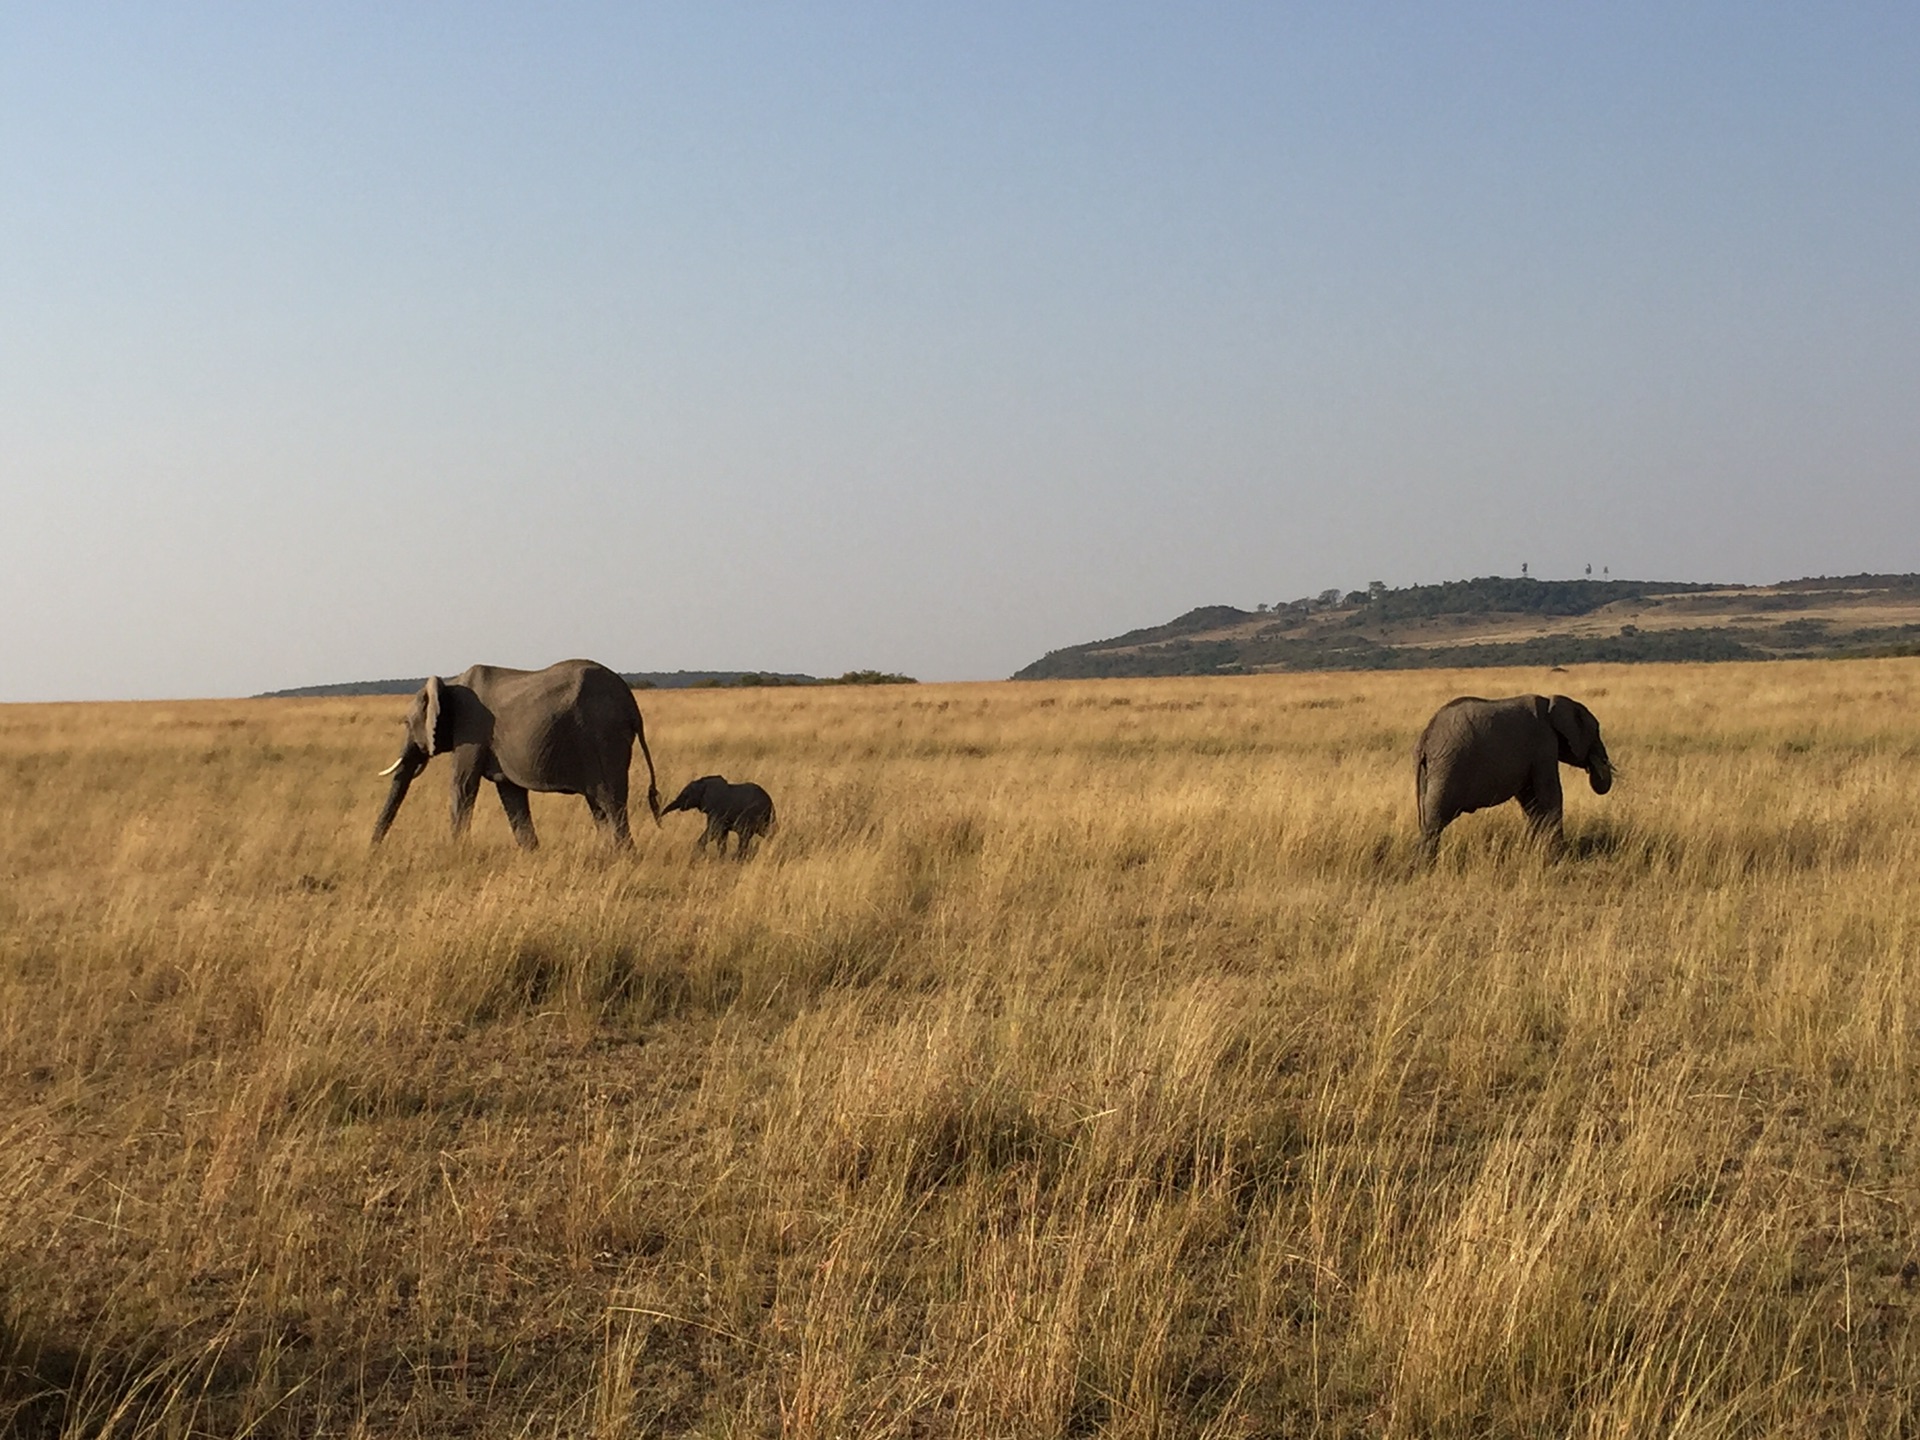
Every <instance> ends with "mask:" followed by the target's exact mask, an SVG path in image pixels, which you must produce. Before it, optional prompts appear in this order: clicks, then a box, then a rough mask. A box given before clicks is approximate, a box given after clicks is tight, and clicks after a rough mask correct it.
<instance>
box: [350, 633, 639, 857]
mask: <svg viewBox="0 0 1920 1440" xmlns="http://www.w3.org/2000/svg"><path fill="white" fill-rule="evenodd" d="M635 740H638V741H639V742H640V753H641V754H642V755H645V756H646V757H647V807H648V808H649V809H650V810H652V811H653V818H654V823H655V824H658V823H659V820H660V791H659V790H658V788H657V787H656V785H655V780H654V773H653V754H652V752H651V751H649V750H648V749H647V732H646V727H645V726H644V724H643V723H642V722H641V719H640V707H639V705H637V704H635V703H634V698H633V691H632V690H631V689H629V688H628V686H627V682H626V681H624V680H622V679H621V678H620V677H619V676H618V675H616V674H614V673H613V671H611V670H609V669H607V667H606V666H604V665H597V664H595V663H594V662H593V661H591V660H562V661H561V662H560V663H559V664H558V665H549V666H548V667H547V668H546V669H544V670H509V669H507V668H506V667H505V666H504V665H475V666H473V667H472V668H471V669H469V670H466V671H463V672H462V673H461V674H460V675H459V676H457V677H456V678H454V679H452V680H442V679H440V678H439V677H438V676H434V677H432V678H431V679H429V680H428V681H427V683H426V684H425V685H423V686H422V687H421V689H420V693H419V694H417V695H415V696H414V697H413V708H412V709H411V710H409V711H408V712H407V740H406V745H405V747H404V748H403V749H402V750H401V751H400V758H399V759H398V760H396V761H394V762H393V764H391V765H389V766H388V767H387V768H386V769H384V770H382V771H381V772H380V773H381V774H382V775H391V776H392V777H393V788H392V789H390V790H389V791H388V792H387V803H386V804H385V805H383V806H381V807H380V818H379V819H378V820H376V821H374V822H373V843H374V844H376V845H377V844H379V843H380V840H381V838H382V837H383V836H385V835H386V833H387V828H388V827H389V826H391V825H392V824H393V817H394V815H395V814H396V813H397V812H398V811H399V809H400V802H401V801H402V800H404V799H406V798H407V787H408V786H410V785H411V784H413V782H414V780H415V779H417V778H418V777H419V774H420V772H421V771H422V770H424V769H426V768H427V761H428V760H430V759H432V758H433V757H434V756H435V755H441V754H448V755H451V756H452V757H453V833H454V834H455V835H460V834H464V833H465V831H466V828H467V822H468V821H469V820H471V819H472V818H473V799H474V796H475V795H477V794H478V793H479V790H480V782H481V781H482V780H491V781H492V782H493V784H494V788H495V789H497V790H498V791H499V792H500V808H501V809H503V810H505V811H506V812H507V823H508V824H510V825H511V826H512V827H513V838H514V839H515V840H517V841H519V842H520V844H521V846H522V847H523V848H524V849H528V850H531V849H533V848H534V847H535V846H536V845H538V844H539V843H540V840H539V837H538V836H537V835H535V834H534V831H533V812H532V810H531V809H529V808H528V805H527V792H528V791H530V790H541V791H545V792H547V793H550V794H555V795H581V796H584V797H585V798H586V802H587V808H588V809H589V810H591V811H592V812H593V818H594V820H595V822H596V823H597V824H598V825H599V826H600V829H601V832H602V833H603V834H605V835H606V836H607V838H608V839H609V840H611V841H612V842H613V843H614V844H615V845H619V846H627V845H631V844H632V843H633V836H632V834H631V832H630V831H629V830H628V828H627V764H628V762H629V761H630V760H632V758H633V742H634V741H635Z"/></svg>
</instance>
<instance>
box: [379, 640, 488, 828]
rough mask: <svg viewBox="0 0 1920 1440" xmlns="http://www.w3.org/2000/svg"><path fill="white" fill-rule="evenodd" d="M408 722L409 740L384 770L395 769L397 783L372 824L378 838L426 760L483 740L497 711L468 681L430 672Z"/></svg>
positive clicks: (484, 741) (391, 772)
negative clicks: (461, 683)
mask: <svg viewBox="0 0 1920 1440" xmlns="http://www.w3.org/2000/svg"><path fill="white" fill-rule="evenodd" d="M405 723H406V740H405V742H404V743H403V744H402V746H401V749H400V758H399V759H397V760H395V761H394V762H393V763H392V764H391V765H389V766H388V767H387V768H386V769H384V770H382V771H381V772H380V773H381V774H382V775H391V776H392V777H393V784H392V787H391V788H390V789H389V790H388V791H387V803H386V804H385V805H383V806H381V807H380V817H379V818H378V819H377V820H375V821H374V824H373V838H374V841H375V842H376V843H378V842H379V841H380V840H381V839H382V838H383V837H384V836H385V835H386V833H387V829H388V827H390V826H391V825H392V824H393V817H394V816H395V815H396V814H398V813H399V810H400V802H401V801H402V800H404V799H406V798H407V789H408V787H409V786H411V785H412V784H413V782H414V781H415V780H417V779H418V778H419V776H420V772H421V771H422V770H424V769H426V768H427V761H429V760H431V759H432V758H433V757H434V756H435V755H444V754H446V753H447V752H448V751H449V750H455V749H458V748H459V747H460V746H462V745H483V744H485V743H486V742H487V740H488V738H489V737H490V736H491V735H492V733H493V714H492V712H491V711H489V710H488V709H487V707H486V706H485V705H482V704H481V703H480V699H479V697H478V696H476V695H475V694H474V693H473V691H472V690H470V689H468V688H467V687H466V686H465V685H460V684H456V683H454V682H451V681H447V680H442V679H441V678H440V677H439V676H438V675H430V676H428V677H427V683H426V684H425V685H423V686H421V687H420V690H419V693H417V694H416V695H415V696H414V697H413V704H412V706H411V707H409V708H408V710H407V718H406V722H405Z"/></svg>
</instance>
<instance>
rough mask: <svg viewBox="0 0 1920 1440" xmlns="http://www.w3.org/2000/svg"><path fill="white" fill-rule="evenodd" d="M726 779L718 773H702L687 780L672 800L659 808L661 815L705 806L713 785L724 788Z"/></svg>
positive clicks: (700, 808) (704, 808)
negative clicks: (695, 777) (693, 778)
mask: <svg viewBox="0 0 1920 1440" xmlns="http://www.w3.org/2000/svg"><path fill="white" fill-rule="evenodd" d="M726 783H727V782H726V781H725V780H724V779H723V778H722V777H720V776H718V775H702V776H701V777H700V778H699V779H698V780H689V781H688V782H687V783H686V787H685V788H684V789H682V790H681V792H680V793H679V794H678V795H676V796H674V797H673V800H672V801H671V802H670V803H669V804H667V805H665V806H663V807H662V808H661V811H660V813H661V814H662V815H671V814H673V813H674V811H676V810H699V811H703V812H704V811H705V810H706V808H707V797H708V795H709V794H710V793H711V792H712V791H713V790H714V788H715V787H719V788H722V789H724V788H725V787H726Z"/></svg>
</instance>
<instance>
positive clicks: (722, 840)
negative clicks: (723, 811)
mask: <svg viewBox="0 0 1920 1440" xmlns="http://www.w3.org/2000/svg"><path fill="white" fill-rule="evenodd" d="M709 840H715V841H718V842H719V844H720V853H721V854H722V855H725V854H726V853H727V827H726V826H724V825H722V824H721V823H720V817H719V816H717V815H709V816H708V817H707V828H706V829H705V830H704V831H702V832H701V834H700V848H701V849H702V850H704V849H706V848H707V842H708V841H709Z"/></svg>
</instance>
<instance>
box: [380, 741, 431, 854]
mask: <svg viewBox="0 0 1920 1440" xmlns="http://www.w3.org/2000/svg"><path fill="white" fill-rule="evenodd" d="M426 768H427V752H426V751H424V750H422V749H421V748H420V747H419V746H417V745H415V744H413V743H412V742H411V741H409V742H408V744H407V748H406V749H404V750H402V751H401V752H400V758H399V759H398V760H396V761H394V762H393V764H392V765H391V766H389V767H388V768H387V769H386V770H382V771H381V772H380V773H381V774H382V775H385V774H388V773H391V774H392V775H393V784H392V785H391V786H390V787H388V790H387V803H386V804H384V805H382V806H381V807H380V818H379V819H377V820H375V821H374V822H373V841H372V843H373V844H375V845H378V844H379V843H380V842H381V841H382V840H383V839H385V838H386V834H387V829H388V827H389V826H391V825H392V824H393V817H394V816H395V815H397V814H399V813H400V802H401V801H402V800H404V799H406V798H407V787H408V786H410V785H411V784H413V782H414V780H415V779H416V778H417V777H418V776H419V774H420V772H421V771H422V770H424V769H426Z"/></svg>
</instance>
